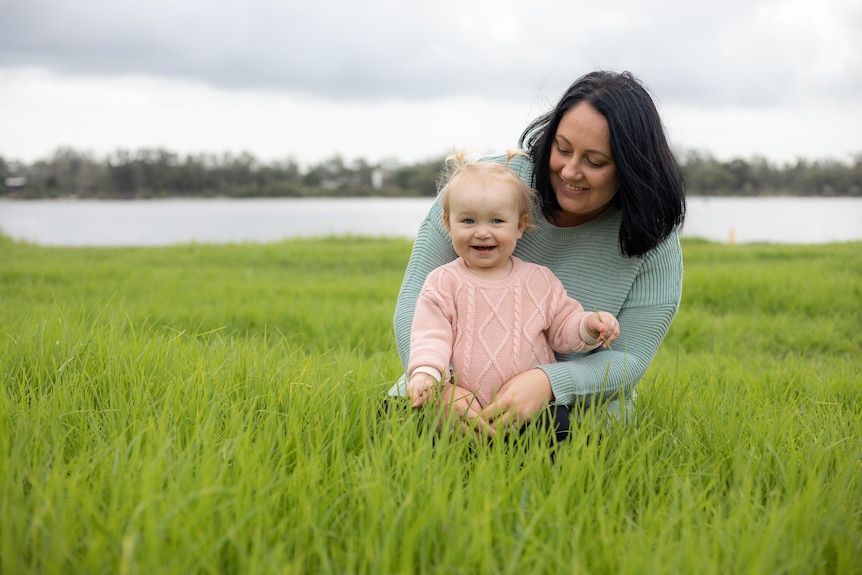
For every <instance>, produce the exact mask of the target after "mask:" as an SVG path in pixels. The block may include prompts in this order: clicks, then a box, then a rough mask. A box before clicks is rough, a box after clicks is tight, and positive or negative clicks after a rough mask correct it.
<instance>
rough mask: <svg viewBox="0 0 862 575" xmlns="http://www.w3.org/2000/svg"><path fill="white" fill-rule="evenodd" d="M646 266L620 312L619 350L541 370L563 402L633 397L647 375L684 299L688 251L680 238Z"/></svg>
mask: <svg viewBox="0 0 862 575" xmlns="http://www.w3.org/2000/svg"><path fill="white" fill-rule="evenodd" d="M641 264H642V265H641V266H640V270H639V271H638V273H637V275H636V277H635V279H634V281H633V283H632V285H631V287H630V289H629V292H628V295H627V297H626V300H625V302H624V304H623V306H622V308H621V309H620V311H619V313H618V314H617V319H618V320H619V323H620V336H619V338H618V339H617V340H616V341H615V342H614V345H613V350H609V349H604V348H598V349H596V350H595V351H593V352H592V353H589V354H587V355H573V356H568V357H564V358H561V359H562V360H563V361H560V362H559V363H555V364H550V365H545V366H541V369H542V370H544V371H545V373H547V375H548V378H549V379H550V381H551V388H552V390H553V392H554V397H555V401H556V402H557V403H560V404H563V405H569V406H573V405H591V404H593V403H596V402H603V401H608V400H611V399H616V398H619V397H620V396H621V395H624V396H629V395H630V394H631V391H632V389H633V388H634V387H635V385H636V384H637V382H638V381H639V380H640V378H641V377H643V375H644V373H646V370H647V368H648V367H649V365H650V362H651V361H652V358H653V356H654V355H655V353H656V351H657V350H658V347H659V345H660V344H661V341H662V339H664V336H665V334H666V333H667V331H668V329H669V328H670V324H671V321H672V320H673V318H674V316H675V315H676V312H677V310H678V309H679V302H680V298H681V296H682V251H681V249H680V246H679V239H678V237H677V235H676V234H672V235H671V236H670V237H668V238H667V239H666V240H664V241H663V242H662V243H661V244H659V245H658V246H657V247H656V248H655V249H653V250H652V251H651V252H649V253H648V254H646V255H645V256H644V257H643V261H642V262H641Z"/></svg>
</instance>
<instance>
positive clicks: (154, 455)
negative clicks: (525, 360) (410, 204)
mask: <svg viewBox="0 0 862 575" xmlns="http://www.w3.org/2000/svg"><path fill="white" fill-rule="evenodd" d="M683 248H684V254H685V288H684V296H683V305H682V309H681V311H680V314H679V315H678V317H677V319H676V320H675V322H674V324H673V326H672V327H671V331H670V333H669V334H668V337H667V339H666V340H665V342H664V344H663V346H662V348H661V350H660V352H659V355H658V356H657V358H656V360H655V361H654V363H653V365H652V367H651V368H650V371H649V372H648V374H647V376H646V377H645V378H644V380H643V381H642V382H641V384H640V386H639V387H638V391H639V400H638V408H637V425H636V426H635V427H632V428H629V429H621V428H614V429H612V430H611V431H610V432H609V433H605V434H604V436H603V437H602V439H601V440H600V441H595V440H592V441H587V437H588V436H591V437H593V438H595V437H596V432H597V430H598V427H597V425H598V424H597V423H590V422H585V423H584V425H583V428H582V429H580V430H579V431H578V432H577V433H576V434H575V436H574V437H573V438H572V440H571V441H570V442H567V443H565V444H562V445H561V446H559V447H558V448H557V450H556V452H555V457H554V459H553V460H552V459H551V457H550V448H549V447H548V445H547V444H546V442H545V441H544V440H543V438H542V437H540V436H539V434H538V433H536V430H528V432H527V433H526V434H525V435H523V436H522V437H521V438H519V439H517V440H515V441H513V442H510V443H506V442H495V443H493V444H491V445H488V446H476V445H473V444H471V443H470V442H469V441H467V440H465V439H462V438H458V437H453V436H450V435H448V434H445V433H444V434H443V435H440V436H437V435H435V434H432V433H423V432H422V431H423V429H426V428H425V427H423V425H422V424H421V422H420V421H419V419H418V416H417V415H416V414H415V413H414V414H411V413H407V412H400V411H397V410H396V411H393V412H390V413H389V414H388V415H386V416H383V417H381V418H379V417H378V416H377V410H378V406H379V405H380V400H381V396H382V394H383V393H384V391H385V390H386V389H387V388H388V386H389V385H390V384H391V383H392V382H393V381H394V380H395V379H396V378H397V376H398V375H399V370H400V366H399V363H398V359H397V355H396V353H395V348H394V342H393V337H392V333H391V317H392V311H393V308H394V301H395V297H396V293H397V290H398V287H399V283H400V278H401V274H402V272H403V269H404V266H405V264H406V261H407V257H408V255H409V249H410V245H409V243H408V242H406V241H397V240H373V239H362V238H349V239H335V240H326V241H324V240H315V241H290V242H285V243H278V244H272V245H232V246H202V245H188V246H178V247H170V248H148V249H105V248H100V249H62V248H43V247H36V246H31V245H26V244H19V243H14V242H12V241H10V240H8V239H6V238H2V237H0V325H2V333H0V336H2V339H0V372H1V373H2V377H3V379H2V393H0V446H2V452H0V518H2V524H0V570H2V573H8V574H22V573H121V574H133V573H141V574H154V573H183V574H186V573H464V574H473V573H495V574H496V573H519V574H520V573H554V574H559V573H614V574H617V573H623V574H625V573H632V574H634V573H637V574H643V573H697V574H698V575H706V574H712V573H715V574H728V573H752V574H760V573H763V574H776V573H778V574H780V573H806V574H807V573H841V574H844V573H862V563H860V560H859V557H862V361H860V359H862V353H860V352H862V319H861V318H862V244H860V243H854V244H837V245H826V246H763V245H746V246H742V245H737V246H725V245H716V244H709V243H704V242H697V241H688V242H686V243H684V245H683Z"/></svg>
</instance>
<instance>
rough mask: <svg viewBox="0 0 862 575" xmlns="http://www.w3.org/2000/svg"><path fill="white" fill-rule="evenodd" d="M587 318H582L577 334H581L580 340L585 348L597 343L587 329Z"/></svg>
mask: <svg viewBox="0 0 862 575" xmlns="http://www.w3.org/2000/svg"><path fill="white" fill-rule="evenodd" d="M587 317H588V316H586V315H585V316H584V319H582V320H581V325H580V326H578V332H579V333H580V334H581V339H582V340H584V343H585V344H586V345H587V346H590V345H596V344H597V343H599V340H598V339H596V338H594V337H593V336H591V335H590V331H589V330H588V329H587Z"/></svg>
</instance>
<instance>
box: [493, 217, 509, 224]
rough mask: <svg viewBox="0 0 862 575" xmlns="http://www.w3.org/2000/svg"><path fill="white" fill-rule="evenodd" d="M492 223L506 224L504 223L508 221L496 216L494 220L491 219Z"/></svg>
mask: <svg viewBox="0 0 862 575" xmlns="http://www.w3.org/2000/svg"><path fill="white" fill-rule="evenodd" d="M491 223H492V224H504V223H506V222H504V221H503V220H501V219H500V218H494V219H493V220H491Z"/></svg>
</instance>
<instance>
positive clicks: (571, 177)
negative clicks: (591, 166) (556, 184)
mask: <svg viewBox="0 0 862 575" xmlns="http://www.w3.org/2000/svg"><path fill="white" fill-rule="evenodd" d="M560 174H561V175H562V176H563V179H564V180H568V181H575V180H579V179H580V178H581V169H580V164H579V163H578V162H577V160H576V159H575V158H572V159H571V161H569V162H567V163H566V165H565V166H563V169H562V170H560Z"/></svg>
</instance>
